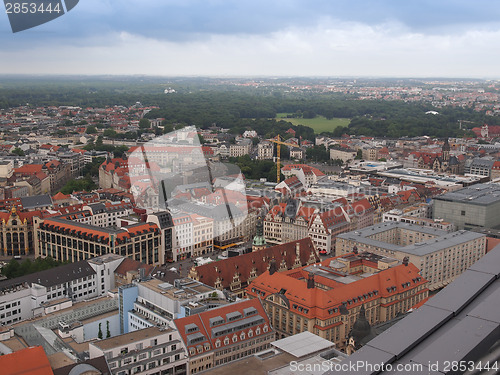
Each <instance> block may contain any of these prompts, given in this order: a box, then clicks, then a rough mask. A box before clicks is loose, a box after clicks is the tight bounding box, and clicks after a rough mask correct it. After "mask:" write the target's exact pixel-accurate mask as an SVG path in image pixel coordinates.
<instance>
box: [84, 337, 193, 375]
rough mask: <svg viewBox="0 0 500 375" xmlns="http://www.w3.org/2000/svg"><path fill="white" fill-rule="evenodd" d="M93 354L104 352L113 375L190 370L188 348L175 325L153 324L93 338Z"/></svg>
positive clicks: (172, 374)
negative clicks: (97, 338) (144, 327)
mask: <svg viewBox="0 0 500 375" xmlns="http://www.w3.org/2000/svg"><path fill="white" fill-rule="evenodd" d="M89 355H90V358H91V359H93V358H98V357H101V356H104V357H105V358H106V361H107V362H108V365H109V368H110V369H111V374H112V375H132V374H143V375H153V374H159V373H161V374H169V375H185V374H186V373H187V356H186V351H185V349H184V348H183V347H182V342H181V340H180V335H179V332H177V330H175V329H172V328H165V327H163V328H158V327H150V328H146V329H143V330H140V331H135V332H130V333H125V334H123V335H119V336H115V337H111V338H107V339H103V340H99V341H95V342H91V343H90V344H89Z"/></svg>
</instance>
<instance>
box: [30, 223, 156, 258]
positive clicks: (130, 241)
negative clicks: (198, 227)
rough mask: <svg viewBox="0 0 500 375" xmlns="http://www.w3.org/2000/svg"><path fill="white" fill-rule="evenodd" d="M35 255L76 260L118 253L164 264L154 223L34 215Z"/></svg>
mask: <svg viewBox="0 0 500 375" xmlns="http://www.w3.org/2000/svg"><path fill="white" fill-rule="evenodd" d="M34 226H35V239H36V240H35V256H36V257H39V256H41V257H43V258H45V257H48V256H50V257H52V258H54V259H55V260H60V261H70V262H76V261H78V260H84V259H90V258H93V257H96V256H99V255H103V254H110V253H111V254H118V255H121V256H124V257H129V258H132V259H135V260H137V261H139V262H142V263H146V264H156V265H160V264H163V259H165V256H164V254H161V253H160V251H161V248H160V236H161V234H160V229H159V228H158V227H157V226H156V225H155V224H153V223H141V224H135V225H130V226H127V227H123V228H116V227H106V228H100V227H96V226H93V225H88V224H83V223H78V222H74V221H70V220H65V219H58V218H53V219H45V220H39V219H37V218H35V224H34Z"/></svg>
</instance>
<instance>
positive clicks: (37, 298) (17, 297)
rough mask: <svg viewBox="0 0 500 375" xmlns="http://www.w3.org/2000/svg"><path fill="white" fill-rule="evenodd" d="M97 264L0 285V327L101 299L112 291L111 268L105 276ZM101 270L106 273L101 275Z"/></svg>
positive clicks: (77, 265) (73, 265)
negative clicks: (84, 301)
mask: <svg viewBox="0 0 500 375" xmlns="http://www.w3.org/2000/svg"><path fill="white" fill-rule="evenodd" d="M103 258H104V259H103V260H102V262H103V263H105V262H106V261H105V259H106V257H103ZM98 262H99V261H98V260H96V261H95V263H94V264H91V263H90V262H87V261H79V262H75V263H69V264H65V265H62V266H59V267H58V268H57V270H52V269H50V270H45V271H40V272H35V273H32V274H29V275H25V276H22V277H17V278H14V279H9V280H3V281H0V323H1V324H4V325H7V324H13V323H16V322H20V321H23V320H27V319H31V318H33V317H35V316H38V315H46V314H49V313H52V312H54V311H57V310H59V309H61V308H65V307H70V306H72V304H73V302H78V301H83V300H89V299H93V298H96V297H99V296H101V295H102V294H104V293H102V291H103V290H105V291H107V290H110V289H111V288H113V287H114V275H113V268H111V272H110V273H108V272H107V270H108V269H109V268H108V267H109V265H108V267H106V266H104V265H103V266H101V268H99V269H97V267H96V266H97V264H98ZM115 264H116V263H115ZM113 266H114V265H113ZM101 269H102V270H106V272H103V273H102V274H101V272H100V271H101ZM96 270H97V271H96ZM98 271H99V272H98Z"/></svg>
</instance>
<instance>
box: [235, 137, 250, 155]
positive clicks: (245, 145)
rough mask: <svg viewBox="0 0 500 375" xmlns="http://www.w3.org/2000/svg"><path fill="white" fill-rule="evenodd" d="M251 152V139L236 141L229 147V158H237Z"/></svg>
mask: <svg viewBox="0 0 500 375" xmlns="http://www.w3.org/2000/svg"><path fill="white" fill-rule="evenodd" d="M251 150H252V140H251V139H246V138H245V139H242V140H240V141H238V142H237V143H236V144H232V145H230V146H229V157H232V158H237V157H240V156H243V155H248V154H250V151H251Z"/></svg>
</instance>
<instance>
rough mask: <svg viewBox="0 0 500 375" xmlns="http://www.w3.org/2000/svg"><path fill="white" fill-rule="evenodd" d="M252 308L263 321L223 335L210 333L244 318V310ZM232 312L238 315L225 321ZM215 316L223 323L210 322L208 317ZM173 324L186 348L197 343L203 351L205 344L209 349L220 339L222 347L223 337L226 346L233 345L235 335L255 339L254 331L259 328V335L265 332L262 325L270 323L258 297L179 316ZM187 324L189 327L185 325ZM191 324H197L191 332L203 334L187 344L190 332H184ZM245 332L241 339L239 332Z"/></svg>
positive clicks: (238, 339)
mask: <svg viewBox="0 0 500 375" xmlns="http://www.w3.org/2000/svg"><path fill="white" fill-rule="evenodd" d="M252 307H253V308H254V309H255V310H256V314H257V315H260V316H261V317H262V318H264V322H263V323H261V324H258V325H255V326H252V327H250V328H244V329H241V330H238V331H235V332H230V333H227V334H225V335H221V336H215V335H214V334H212V330H213V329H214V328H217V327H221V326H224V324H228V323H233V322H238V321H242V320H244V319H247V317H246V316H245V313H244V310H245V309H249V308H252ZM234 312H239V313H240V317H239V318H238V317H236V319H233V320H231V322H228V321H227V318H226V316H227V314H230V313H234ZM216 317H221V318H223V319H224V323H222V324H216V325H213V324H210V319H212V318H216ZM174 323H175V326H176V327H177V330H178V331H179V334H180V335H181V337H182V340H183V341H184V343H185V344H186V347H187V348H188V350H189V349H190V348H192V347H195V348H197V347H198V346H199V345H201V346H202V350H203V352H204V351H205V350H204V348H203V346H204V345H205V344H207V343H208V344H209V350H212V349H213V348H215V347H216V346H215V343H216V341H217V340H220V347H221V348H222V347H224V339H225V338H226V337H227V338H229V344H228V346H231V345H233V343H234V342H233V340H232V338H233V336H235V335H236V336H237V341H238V342H240V341H247V340H255V338H256V337H259V334H257V333H256V329H257V328H259V329H260V335H263V334H267V333H266V332H264V330H263V328H264V326H266V325H267V327H268V328H271V325H270V323H269V318H268V316H267V314H266V312H265V310H264V307H263V306H262V303H261V302H260V301H259V300H258V299H250V300H243V301H240V302H237V303H232V304H229V305H225V306H222V307H219V308H217V309H210V310H207V311H204V312H202V313H199V314H195V315H191V316H186V317H184V318H179V319H175V320H174ZM188 325H189V327H187V326H188ZM193 325H196V326H197V330H196V331H194V332H193V333H198V332H199V333H201V334H202V335H203V336H204V340H203V341H198V342H196V343H194V344H191V345H190V344H189V343H188V336H189V335H190V333H188V332H186V331H187V328H190V327H194V326H193ZM250 330H252V335H249V334H248V333H249V331H250ZM242 332H244V333H245V339H241V336H240V335H241V333H242ZM198 354H199V353H198V352H196V354H195V355H198Z"/></svg>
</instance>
